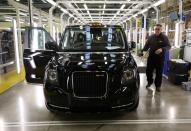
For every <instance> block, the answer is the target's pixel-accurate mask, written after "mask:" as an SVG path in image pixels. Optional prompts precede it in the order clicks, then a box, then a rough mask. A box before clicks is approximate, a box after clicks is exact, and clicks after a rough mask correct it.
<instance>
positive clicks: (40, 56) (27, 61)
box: [23, 27, 55, 83]
mask: <svg viewBox="0 0 191 131" xmlns="http://www.w3.org/2000/svg"><path fill="white" fill-rule="evenodd" d="M53 41H54V40H53V39H52V37H51V36H50V34H49V33H48V32H47V31H46V30H45V29H43V28H41V27H29V28H26V30H25V34H24V53H23V62H24V67H25V72H26V76H25V78H26V81H27V82H29V83H43V79H44V73H45V67H46V65H47V64H48V62H49V61H50V59H51V58H52V57H53V56H54V55H55V51H54V50H50V49H46V48H45V44H46V43H47V42H53Z"/></svg>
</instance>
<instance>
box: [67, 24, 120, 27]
mask: <svg viewBox="0 0 191 131" xmlns="http://www.w3.org/2000/svg"><path fill="white" fill-rule="evenodd" d="M80 26H83V27H85V26H90V27H92V28H94V27H95V28H99V27H100V28H102V27H114V28H122V27H121V26H120V25H91V24H87V25H70V26H67V28H78V27H80Z"/></svg>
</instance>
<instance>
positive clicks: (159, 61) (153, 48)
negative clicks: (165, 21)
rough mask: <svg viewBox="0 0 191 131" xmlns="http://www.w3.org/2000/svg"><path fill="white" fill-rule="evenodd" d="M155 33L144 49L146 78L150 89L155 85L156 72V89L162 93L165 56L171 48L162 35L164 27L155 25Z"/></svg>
mask: <svg viewBox="0 0 191 131" xmlns="http://www.w3.org/2000/svg"><path fill="white" fill-rule="evenodd" d="M154 30H155V33H154V34H153V35H151V36H149V37H148V40H147V42H146V44H145V46H144V48H143V54H147V52H148V54H149V55H148V58H147V67H146V76H147V82H148V83H147V85H146V88H147V89H148V88H149V87H150V86H151V85H152V84H153V72H154V70H156V77H155V81H154V84H155V87H156V91H157V92H160V91H161V84H162V71H163V63H164V54H165V52H166V51H168V50H169V49H170V48H171V46H170V43H169V40H168V38H167V36H166V35H164V34H163V33H162V25H161V24H156V25H155V28H154Z"/></svg>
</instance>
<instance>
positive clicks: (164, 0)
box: [153, 0, 166, 7]
mask: <svg viewBox="0 0 191 131" xmlns="http://www.w3.org/2000/svg"><path fill="white" fill-rule="evenodd" d="M164 2H166V0H159V1H158V2H156V3H154V4H153V6H155V7H156V6H159V5H161V4H163V3H164Z"/></svg>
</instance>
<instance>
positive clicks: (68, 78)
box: [67, 76, 70, 89]
mask: <svg viewBox="0 0 191 131" xmlns="http://www.w3.org/2000/svg"><path fill="white" fill-rule="evenodd" d="M69 80H70V76H68V77H67V89H69Z"/></svg>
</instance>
